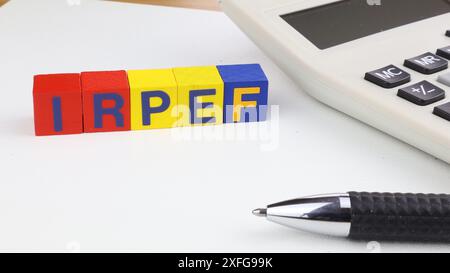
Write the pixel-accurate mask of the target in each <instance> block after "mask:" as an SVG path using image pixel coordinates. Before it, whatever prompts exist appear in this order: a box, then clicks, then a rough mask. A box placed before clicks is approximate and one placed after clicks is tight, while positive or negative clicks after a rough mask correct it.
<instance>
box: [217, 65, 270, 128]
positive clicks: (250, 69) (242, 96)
mask: <svg viewBox="0 0 450 273" xmlns="http://www.w3.org/2000/svg"><path fill="white" fill-rule="evenodd" d="M217 69H218V71H219V73H220V75H221V77H222V80H223V82H224V85H225V88H224V93H225V95H224V114H223V115H224V122H225V123H230V122H251V121H263V120H266V115H267V101H268V88H269V81H268V80H267V77H266V75H265V74H264V72H263V70H262V68H261V66H260V65H259V64H241V65H219V66H217Z"/></svg>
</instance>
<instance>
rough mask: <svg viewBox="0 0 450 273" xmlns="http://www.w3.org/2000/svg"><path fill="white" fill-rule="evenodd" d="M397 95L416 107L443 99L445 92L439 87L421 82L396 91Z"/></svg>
mask: <svg viewBox="0 0 450 273" xmlns="http://www.w3.org/2000/svg"><path fill="white" fill-rule="evenodd" d="M397 95H398V96H399V97H401V98H404V99H406V100H408V101H410V102H412V103H415V104H417V105H421V106H424V105H428V104H432V103H434V102H437V101H440V100H442V99H444V98H445V91H444V90H442V89H440V88H439V87H437V86H435V85H433V84H431V83H429V82H427V81H422V82H419V83H416V84H414V85H411V86H408V87H404V88H402V89H400V90H398V93H397Z"/></svg>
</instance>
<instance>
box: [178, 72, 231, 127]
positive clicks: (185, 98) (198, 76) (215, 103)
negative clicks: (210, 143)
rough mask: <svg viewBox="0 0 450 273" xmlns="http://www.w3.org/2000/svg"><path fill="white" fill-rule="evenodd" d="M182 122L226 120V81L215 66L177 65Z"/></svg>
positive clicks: (204, 123) (197, 123)
mask: <svg viewBox="0 0 450 273" xmlns="http://www.w3.org/2000/svg"><path fill="white" fill-rule="evenodd" d="M173 72H174V75H175V78H176V81H177V83H178V107H177V108H178V115H179V124H178V125H179V126H189V125H207V124H221V123H223V96H224V83H223V80H222V77H221V76H220V74H219V71H218V70H217V67H215V66H201V67H185V68H174V69H173Z"/></svg>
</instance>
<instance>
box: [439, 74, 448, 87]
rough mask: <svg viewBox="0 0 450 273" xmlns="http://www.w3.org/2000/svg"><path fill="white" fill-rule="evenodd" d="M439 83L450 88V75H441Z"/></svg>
mask: <svg viewBox="0 0 450 273" xmlns="http://www.w3.org/2000/svg"><path fill="white" fill-rule="evenodd" d="M438 82H440V83H442V84H444V85H447V86H449V87H450V73H447V74H444V75H440V76H439V77H438Z"/></svg>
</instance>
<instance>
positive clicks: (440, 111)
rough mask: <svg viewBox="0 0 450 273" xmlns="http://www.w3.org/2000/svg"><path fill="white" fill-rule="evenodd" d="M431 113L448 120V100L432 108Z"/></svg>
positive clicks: (449, 108) (449, 113)
mask: <svg viewBox="0 0 450 273" xmlns="http://www.w3.org/2000/svg"><path fill="white" fill-rule="evenodd" d="M433 114H435V115H436V116H438V117H441V118H443V119H446V120H448V121H450V102H447V103H446V104H443V105H439V106H437V107H435V108H434V111H433Z"/></svg>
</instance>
